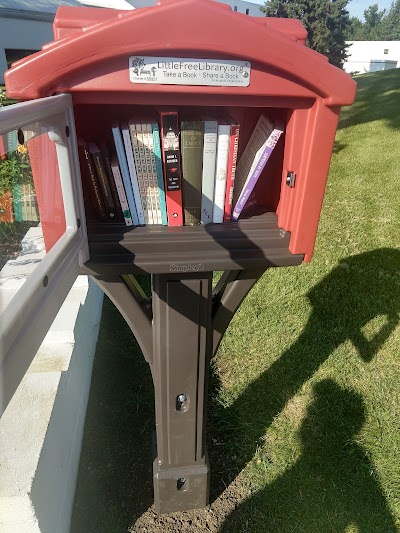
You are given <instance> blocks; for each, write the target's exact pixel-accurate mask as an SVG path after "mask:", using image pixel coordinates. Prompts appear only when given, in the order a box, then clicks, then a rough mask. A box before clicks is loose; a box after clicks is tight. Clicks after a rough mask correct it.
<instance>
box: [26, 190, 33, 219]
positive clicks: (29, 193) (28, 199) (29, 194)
mask: <svg viewBox="0 0 400 533" xmlns="http://www.w3.org/2000/svg"><path fill="white" fill-rule="evenodd" d="M25 195H26V220H28V221H29V222H30V221H31V220H32V208H31V199H32V189H31V186H30V184H29V183H27V184H26V185H25Z"/></svg>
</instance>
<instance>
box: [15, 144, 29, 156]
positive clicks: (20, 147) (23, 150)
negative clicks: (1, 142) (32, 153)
mask: <svg viewBox="0 0 400 533" xmlns="http://www.w3.org/2000/svg"><path fill="white" fill-rule="evenodd" d="M17 151H18V153H20V154H26V153H27V152H28V148H27V147H26V146H25V145H24V144H19V145H18V148H17Z"/></svg>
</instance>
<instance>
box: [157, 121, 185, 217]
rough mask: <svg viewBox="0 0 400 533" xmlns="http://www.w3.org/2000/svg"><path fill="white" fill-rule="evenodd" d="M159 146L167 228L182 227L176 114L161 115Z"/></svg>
mask: <svg viewBox="0 0 400 533" xmlns="http://www.w3.org/2000/svg"><path fill="white" fill-rule="evenodd" d="M161 146H162V157H163V162H164V183H165V196H166V203H167V216H168V226H182V225H183V211H182V176H181V158H180V153H179V127H178V113H176V112H165V113H164V112H162V113H161Z"/></svg>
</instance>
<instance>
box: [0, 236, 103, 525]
mask: <svg viewBox="0 0 400 533" xmlns="http://www.w3.org/2000/svg"><path fill="white" fill-rule="evenodd" d="M24 242H25V244H26V246H25V249H26V250H27V252H26V253H22V254H21V255H20V256H19V257H17V258H16V259H13V260H10V261H8V262H7V263H6V265H5V266H4V268H3V269H2V270H1V272H0V304H1V305H2V306H3V307H5V306H6V305H7V302H8V301H9V300H10V299H11V298H12V297H15V295H16V293H17V291H18V289H19V288H20V286H21V285H23V283H24V282H25V281H26V279H27V278H28V277H29V275H30V273H31V272H32V271H33V270H34V268H35V265H37V263H38V262H40V260H41V259H42V257H43V255H44V246H43V236H42V234H41V228H38V227H37V228H31V229H30V230H29V231H28V233H27V236H26V237H25V239H24V241H23V243H24ZM102 301H103V293H102V291H101V290H100V289H99V287H98V286H97V285H96V284H95V283H94V282H93V281H92V280H90V279H88V278H87V276H79V277H78V279H77V281H76V282H75V284H74V286H73V287H72V289H71V291H70V292H69V294H68V296H67V298H66V300H65V302H64V303H63V305H62V307H61V309H60V311H59V313H58V314H57V316H56V318H55V319H54V322H53V324H52V326H51V328H50V330H49V332H48V334H47V335H46V337H45V339H44V341H43V343H42V346H41V347H40V348H39V351H38V352H37V354H36V356H35V358H34V360H33V362H32V364H31V366H30V367H29V370H28V372H27V374H26V375H25V377H24V379H23V380H22V382H21V383H20V385H19V387H18V389H17V391H16V392H15V394H14V396H13V398H12V399H11V401H10V403H9V405H8V406H7V409H6V410H5V412H4V414H3V416H2V417H1V419H0V450H1V460H0V532H1V533H69V531H70V520H71V513H72V506H73V499H74V492H75V485H76V479H77V473H78V466H79V457H80V450H81V444H82V437H83V428H84V420H85V414H86V406H87V401H88V395H89V389H90V378H91V373H92V365H93V356H94V353H95V348H96V342H97V335H98V331H99V324H100V318H101V310H102ZM1 305H0V307H1ZM0 311H1V309H0ZM5 312H6V311H5Z"/></svg>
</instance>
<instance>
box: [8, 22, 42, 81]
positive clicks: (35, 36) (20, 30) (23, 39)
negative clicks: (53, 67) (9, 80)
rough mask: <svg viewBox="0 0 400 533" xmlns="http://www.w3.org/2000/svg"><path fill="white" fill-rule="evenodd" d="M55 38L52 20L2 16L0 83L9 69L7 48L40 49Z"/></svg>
mask: <svg viewBox="0 0 400 533" xmlns="http://www.w3.org/2000/svg"><path fill="white" fill-rule="evenodd" d="M52 40H53V25H52V22H44V21H40V20H24V19H12V18H2V17H0V84H3V83H4V72H5V71H6V70H7V61H6V54H5V51H4V50H5V49H6V48H11V49H16V50H40V49H41V48H42V46H43V45H44V44H45V43H48V42H50V41H52Z"/></svg>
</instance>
